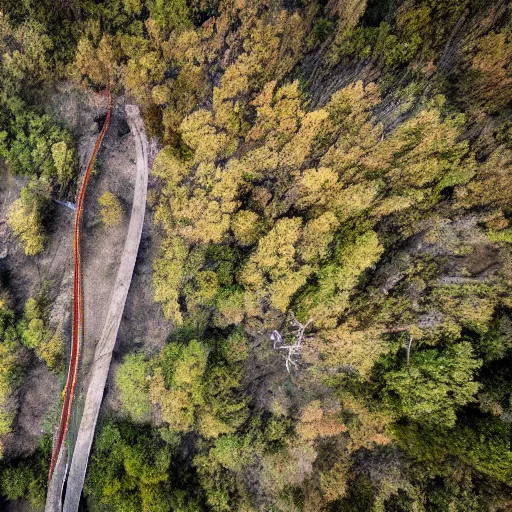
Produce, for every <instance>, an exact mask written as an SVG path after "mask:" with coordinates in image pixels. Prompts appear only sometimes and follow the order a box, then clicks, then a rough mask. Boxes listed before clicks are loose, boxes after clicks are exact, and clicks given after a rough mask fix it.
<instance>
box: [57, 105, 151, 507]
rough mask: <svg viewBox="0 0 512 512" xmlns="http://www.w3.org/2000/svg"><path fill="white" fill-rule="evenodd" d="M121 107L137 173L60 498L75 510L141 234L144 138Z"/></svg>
mask: <svg viewBox="0 0 512 512" xmlns="http://www.w3.org/2000/svg"><path fill="white" fill-rule="evenodd" d="M125 108H126V116H127V120H128V124H129V126H130V129H131V132H132V134H133V137H134V139H135V150H136V153H137V176H136V178H135V192H134V196H133V206H132V213H131V218H130V225H129V226H128V234H127V235H126V241H125V245H124V250H123V254H122V256H121V264H120V265H119V271H118V273H117V278H116V282H115V285H114V291H113V294H112V299H111V302H110V307H109V311H108V314H107V319H106V321H105V325H104V327H103V332H102V334H101V337H100V340H99V341H98V344H97V346H96V352H95V354H94V361H93V364H92V368H91V373H90V384H89V388H88V390H87V395H86V398H85V406H84V412H83V415H82V419H81V422H80V427H79V430H78V435H77V439H76V444H75V447H74V452H73V458H72V460H71V466H70V470H69V476H68V482H67V488H66V496H65V499H64V509H63V510H64V512H77V511H78V505H79V502H80V495H81V494H82V488H83V485H84V480H85V473H86V470H87V461H88V458H89V454H90V451H91V446H92V441H93V438H94V431H95V428H96V422H97V419H98V414H99V411H100V406H101V401H102V398H103V392H104V389H105V384H106V381H107V377H108V372H109V369H110V362H111V359H112V352H113V350H114V345H115V342H116V337H117V331H118V329H119V324H120V323H121V317H122V315H123V310H124V306H125V302H126V297H127V295H128V290H129V288H130V283H131V280H132V274H133V269H134V267H135V260H136V258H137V252H138V249H139V244H140V239H141V235H142V226H143V224H144V213H145V209H146V194H147V187H148V173H149V163H148V140H147V136H146V130H145V128H144V122H143V121H142V118H141V116H140V112H139V108H138V107H137V106H136V105H126V107H125Z"/></svg>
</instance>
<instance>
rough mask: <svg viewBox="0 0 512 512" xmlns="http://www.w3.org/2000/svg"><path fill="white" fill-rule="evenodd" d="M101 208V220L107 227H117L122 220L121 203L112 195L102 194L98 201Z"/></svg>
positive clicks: (108, 193)
mask: <svg viewBox="0 0 512 512" xmlns="http://www.w3.org/2000/svg"><path fill="white" fill-rule="evenodd" d="M98 203H99V204H100V206H101V211H100V213H101V220H102V221H103V224H105V225H106V226H109V227H113V226H118V225H119V224H120V223H121V221H122V220H123V215H124V208H123V205H122V204H121V201H119V199H118V198H117V197H116V196H115V195H114V194H113V193H112V192H104V193H103V194H102V195H101V196H100V198H99V199H98Z"/></svg>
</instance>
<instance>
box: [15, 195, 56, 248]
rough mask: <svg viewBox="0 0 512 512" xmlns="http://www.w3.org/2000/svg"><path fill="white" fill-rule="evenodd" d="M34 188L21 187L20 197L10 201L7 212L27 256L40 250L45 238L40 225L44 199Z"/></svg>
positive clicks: (44, 203) (44, 204)
mask: <svg viewBox="0 0 512 512" xmlns="http://www.w3.org/2000/svg"><path fill="white" fill-rule="evenodd" d="M34 188H35V187H34V186H31V185H29V186H27V187H23V188H22V189H21V196H20V198H19V199H17V200H16V201H14V203H12V205H11V207H10V208H9V213H8V221H9V226H10V227H11V229H12V230H13V232H14V234H15V235H16V236H17V237H19V238H20V240H21V242H22V243H23V246H24V249H25V254H26V255H27V256H34V255H35V254H38V253H40V252H42V251H43V249H44V244H45V241H46V238H47V237H46V235H45V233H44V231H43V226H42V216H43V213H44V208H45V206H46V201H45V199H44V198H43V197H41V196H39V195H38V194H36V193H35V190H34Z"/></svg>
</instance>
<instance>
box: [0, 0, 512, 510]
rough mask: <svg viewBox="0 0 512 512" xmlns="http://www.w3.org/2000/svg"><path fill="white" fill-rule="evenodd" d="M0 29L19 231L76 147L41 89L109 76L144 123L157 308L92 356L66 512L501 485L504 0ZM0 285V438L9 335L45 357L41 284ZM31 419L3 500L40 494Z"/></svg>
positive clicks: (44, 204)
mask: <svg viewBox="0 0 512 512" xmlns="http://www.w3.org/2000/svg"><path fill="white" fill-rule="evenodd" d="M0 49H1V52H0V166H1V167H3V168H5V169H6V172H8V173H9V174H10V175H12V176H16V178H17V179H19V180H23V186H22V187H21V192H20V194H19V197H17V198H16V200H15V201H14V202H13V203H12V205H11V206H10V209H9V213H8V223H9V226H10V229H11V230H12V232H13V234H14V235H15V236H16V237H17V239H18V240H19V241H20V243H21V244H22V246H23V249H24V252H25V253H26V255H27V257H29V258H35V257H37V256H35V255H37V254H38V253H42V252H43V251H45V244H46V243H47V240H48V238H49V237H50V236H51V222H52V219H51V217H52V216H51V215H50V214H49V213H51V199H52V198H53V199H55V198H58V197H61V198H64V197H65V196H66V194H68V195H69V193H70V190H74V187H76V177H77V175H78V171H79V169H78V167H79V166H78V156H77V155H78V153H77V146H76V140H74V138H73V134H72V133H70V132H69V131H68V130H66V128H64V127H63V126H60V125H59V123H58V122H57V120H55V119H53V118H52V116H51V115H49V114H48V113H47V112H46V111H45V110H44V108H42V107H41V102H40V101H39V100H38V99H39V98H40V96H39V89H41V88H48V87H50V88H51V87H52V86H53V85H54V84H55V83H57V82H60V81H66V82H69V83H71V84H73V86H74V87H78V88H81V89H83V90H86V91H89V93H91V94H92V93H93V92H99V91H101V90H103V89H105V88H109V89H110V90H111V91H112V94H113V95H114V97H123V96H124V97H129V98H130V100H131V101H133V102H136V103H137V104H138V105H140V107H141V110H142V112H143V116H144V121H145V123H146V127H147V130H148V132H149V134H150V136H151V137H152V138H153V139H154V141H155V144H156V146H157V147H158V153H157V154H156V157H155V159H154V163H153V167H152V171H151V179H150V183H151V189H150V198H151V200H150V202H149V210H150V215H151V219H152V221H154V223H155V226H156V228H155V229H156V231H157V233H158V236H157V237H156V238H157V242H155V243H156V246H155V247H154V250H153V254H154V257H153V260H152V283H151V286H152V293H153V297H152V299H154V301H156V302H157V303H158V304H159V307H161V309H162V312H163V315H164V316H165V318H166V319H167V320H168V321H170V322H171V324H172V326H173V328H172V331H171V332H170V333H169V336H168V338H167V340H166V341H165V344H163V346H159V347H158V348H157V349H154V347H153V349H152V350H147V349H146V348H144V347H143V348H141V347H132V349H130V350H129V351H128V352H127V353H123V354H122V355H121V356H120V358H119V360H118V361H117V364H116V365H115V372H114V377H113V384H112V386H113V388H114V391H113V393H115V400H112V401H111V402H109V405H106V406H104V409H105V410H104V411H103V413H102V416H101V421H100V425H99V431H98V432H97V436H96V439H95V443H94V447H93V451H92V456H91V461H90V466H89V473H88V476H87V480H86V485H85V488H84V495H85V503H86V504H85V505H84V506H85V507H86V509H87V510H91V511H92V512H95V511H99V512H102V511H119V512H127V511H133V512H136V511H140V510H143V511H145V512H152V511H155V512H178V511H179V512H199V511H203V510H204V511H211V512H224V511H226V512H228V511H240V512H249V511H254V512H256V511H263V512H291V511H297V512H299V511H300V512H322V511H324V512H348V511H375V512H381V511H386V512H409V511H410V512H413V511H415V512H416V511H425V512H430V511H432V512H433V511H446V512H453V511H461V512H462V511H464V512H466V511H468V512H471V511H474V512H480V511H489V512H491V511H505V510H508V509H509V508H510V507H511V506H512V500H511V498H510V496H511V490H512V489H511V487H510V482H511V481H512V446H511V442H512V421H511V418H512V391H511V390H512V370H511V368H512V300H511V298H510V297H511V291H512V245H511V244H512V203H511V200H510V198H511V195H512V124H511V121H510V116H511V114H512V87H511V85H512V10H511V7H510V5H509V4H508V2H505V1H503V0H497V1H496V2H493V3H492V4H491V3H489V2H484V1H481V0H461V1H458V2H450V1H448V0H397V1H391V0H389V1H388V0H368V1H367V0H350V1H341V0H329V1H328V2H317V1H311V2H303V1H286V2H284V1H283V2H281V1H278V0H276V1H264V0H237V1H232V0H173V1H167V2H166V1H162V0H94V1H93V0H61V1H59V2H57V3H55V2H50V1H49V0H38V1H36V0H25V1H24V2H11V1H8V0H0ZM99 205H100V206H101V216H102V220H103V223H104V224H105V225H107V226H116V225H117V226H118V225H120V224H121V223H122V221H123V218H124V213H125V212H124V208H123V205H122V204H121V202H120V201H119V199H118V198H117V197H116V196H115V195H114V194H113V193H112V192H107V193H105V194H104V195H102V196H101V198H100V199H99ZM2 293H4V292H2ZM4 294H5V297H6V299H5V300H4V299H2V297H3V295H2V294H0V352H1V353H2V354H4V357H2V362H1V364H0V438H3V437H4V436H5V435H7V434H8V432H9V431H10V429H11V428H13V427H12V425H13V424H14V423H13V422H14V419H15V417H16V407H14V406H13V402H12V400H11V397H13V396H15V394H16V390H17V389H18V388H19V386H20V385H21V382H22V379H23V356H24V354H25V353H26V352H29V353H31V354H34V356H35V357H36V358H38V359H39V360H41V361H44V362H45V364H46V365H47V366H48V367H49V368H50V369H51V370H52V371H55V372H62V367H63V361H64V357H63V339H62V332H61V331H57V332H54V331H52V329H51V328H50V322H49V318H48V308H47V302H45V301H46V299H45V295H44V294H41V295H40V296H37V297H33V298H31V299H29V301H28V302H27V303H26V305H25V309H24V311H23V312H21V311H14V310H13V309H12V308H11V307H10V304H9V300H8V293H7V291H5V293H4ZM112 404H114V405H113V406H112ZM45 443H47V441H46V440H45V438H44V437H43V438H42V441H41V444H40V447H39V448H38V450H37V451H36V452H35V453H34V454H27V457H24V458H21V459H19V458H18V459H9V458H6V459H4V460H3V461H2V462H1V464H2V466H1V467H0V491H1V492H2V494H3V496H4V497H5V499H6V500H30V501H31V502H32V503H33V505H34V506H36V507H37V506H39V505H40V502H41V495H42V494H44V485H45V484H44V483H43V482H45V481H46V480H44V479H43V480H41V478H40V477H41V475H40V474H39V472H40V471H39V469H38V468H40V467H43V468H44V467H45V466H44V456H43V455H42V454H44V453H46V452H45V451H44V450H45V449H47V447H46V445H45ZM30 461H35V462H34V465H33V466H32V465H31V462H30ZM42 461H43V462H42ZM41 471H42V470H41ZM38 500H39V501H38Z"/></svg>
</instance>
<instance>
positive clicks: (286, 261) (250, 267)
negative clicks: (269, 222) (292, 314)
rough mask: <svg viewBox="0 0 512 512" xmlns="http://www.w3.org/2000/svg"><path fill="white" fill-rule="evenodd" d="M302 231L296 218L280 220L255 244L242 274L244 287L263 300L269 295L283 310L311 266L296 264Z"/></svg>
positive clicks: (309, 271) (276, 305) (304, 281)
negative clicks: (256, 246)
mask: <svg viewBox="0 0 512 512" xmlns="http://www.w3.org/2000/svg"><path fill="white" fill-rule="evenodd" d="M301 232H302V220H301V219H300V218H298V217H295V218H292V219H286V218H285V219H280V220H278V221H277V222H276V224H275V226H274V227H273V228H272V230H271V231H270V232H269V233H268V234H267V235H266V236H264V237H262V238H261V239H260V241H259V243H258V248H257V250H256V251H255V252H254V253H253V254H252V255H251V257H250V259H249V261H248V263H247V264H246V266H245V267H244V268H243V270H242V273H241V281H242V283H243V284H244V285H245V286H246V288H247V289H249V290H250V291H252V292H254V293H255V294H256V296H257V297H259V298H261V299H263V298H264V297H265V296H268V297H269V299H270V302H271V304H272V305H273V306H274V307H276V308H278V309H280V310H281V311H286V309H287V307H288V304H289V302H290V299H291V297H292V296H293V295H294V294H295V293H296V292H297V291H298V290H299V288H300V287H301V286H303V285H304V284H305V283H306V279H307V277H308V275H309V274H310V273H311V268H310V267H309V266H308V265H302V266H299V265H298V263H297V261H296V248H295V245H296V243H297V242H298V240H299V238H300V235H301Z"/></svg>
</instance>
